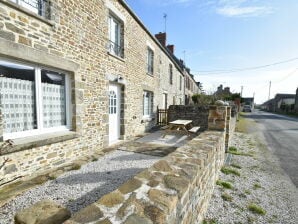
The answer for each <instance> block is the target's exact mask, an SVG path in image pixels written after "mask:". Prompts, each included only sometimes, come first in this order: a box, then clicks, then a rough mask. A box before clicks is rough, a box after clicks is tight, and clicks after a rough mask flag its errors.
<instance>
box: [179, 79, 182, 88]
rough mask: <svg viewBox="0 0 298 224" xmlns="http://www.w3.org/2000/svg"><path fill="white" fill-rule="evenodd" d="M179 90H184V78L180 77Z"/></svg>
mask: <svg viewBox="0 0 298 224" xmlns="http://www.w3.org/2000/svg"><path fill="white" fill-rule="evenodd" d="M179 78H180V80H179V90H182V76H179Z"/></svg>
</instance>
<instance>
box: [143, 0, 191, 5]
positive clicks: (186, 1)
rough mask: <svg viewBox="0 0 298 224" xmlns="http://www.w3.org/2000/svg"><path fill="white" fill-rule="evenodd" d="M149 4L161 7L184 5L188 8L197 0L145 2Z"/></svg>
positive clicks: (148, 0) (147, 0)
mask: <svg viewBox="0 0 298 224" xmlns="http://www.w3.org/2000/svg"><path fill="white" fill-rule="evenodd" d="M144 1H145V2H146V3H147V4H154V5H159V6H169V5H178V4H179V5H184V6H188V5H189V4H190V3H192V2H194V1H195V0H155V1H152V0H144Z"/></svg>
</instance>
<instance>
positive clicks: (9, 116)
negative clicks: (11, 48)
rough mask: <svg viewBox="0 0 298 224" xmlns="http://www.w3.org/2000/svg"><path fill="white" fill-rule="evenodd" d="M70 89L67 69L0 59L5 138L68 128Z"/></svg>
mask: <svg viewBox="0 0 298 224" xmlns="http://www.w3.org/2000/svg"><path fill="white" fill-rule="evenodd" d="M69 89H70V88H69V76H68V75H67V74H65V73H64V72H59V71H56V70H53V69H49V68H43V67H39V66H36V65H30V64H24V63H19V62H13V61H7V60H2V59H0V106H1V111H2V118H3V121H4V125H3V133H4V138H6V139H7V138H17V137H24V136H28V135H34V134H38V133H42V132H47V131H56V130H60V129H61V130H62V129H69V128H70V109H69V108H70V94H69Z"/></svg>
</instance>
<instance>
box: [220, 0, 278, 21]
mask: <svg viewBox="0 0 298 224" xmlns="http://www.w3.org/2000/svg"><path fill="white" fill-rule="evenodd" d="M257 2H258V1H248V0H218V6H217V7H216V13H217V14H219V15H222V16H227V17H257V16H262V15H267V14H271V13H273V9H272V7H269V6H264V5H261V6H260V5H259V4H258V5H256V4H257Z"/></svg>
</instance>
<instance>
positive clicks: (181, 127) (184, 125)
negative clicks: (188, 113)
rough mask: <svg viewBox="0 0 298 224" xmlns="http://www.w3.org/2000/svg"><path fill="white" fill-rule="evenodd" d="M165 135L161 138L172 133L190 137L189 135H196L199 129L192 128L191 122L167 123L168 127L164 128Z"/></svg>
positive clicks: (177, 121) (176, 121)
mask: <svg viewBox="0 0 298 224" xmlns="http://www.w3.org/2000/svg"><path fill="white" fill-rule="evenodd" d="M163 129H165V134H164V135H163V137H165V136H166V135H167V134H170V133H172V132H176V133H181V132H182V133H183V132H184V133H185V134H186V135H188V136H189V135H190V133H193V134H195V133H197V132H198V131H199V129H200V127H193V126H192V120H175V121H171V122H169V125H167V126H166V127H165V128H163Z"/></svg>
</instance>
